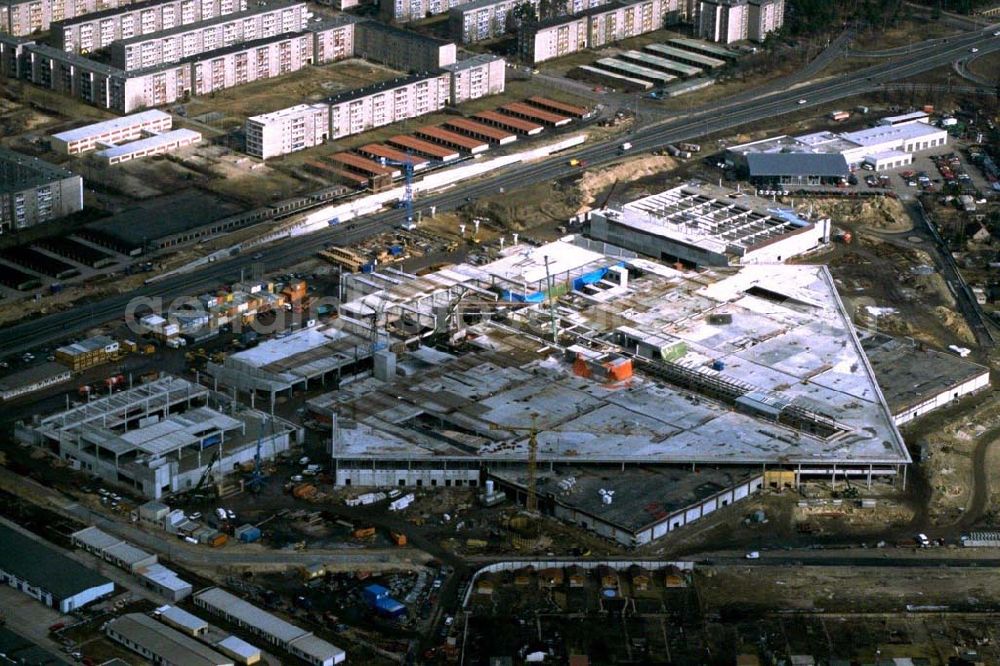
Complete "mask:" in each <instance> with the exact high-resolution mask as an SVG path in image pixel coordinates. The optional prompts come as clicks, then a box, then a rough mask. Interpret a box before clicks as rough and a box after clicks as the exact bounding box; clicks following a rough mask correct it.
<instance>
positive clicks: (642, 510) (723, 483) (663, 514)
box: [490, 466, 763, 533]
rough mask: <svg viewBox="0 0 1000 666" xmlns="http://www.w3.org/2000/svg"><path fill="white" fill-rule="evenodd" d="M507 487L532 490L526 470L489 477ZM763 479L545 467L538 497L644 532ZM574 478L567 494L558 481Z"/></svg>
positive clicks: (744, 474) (746, 472)
mask: <svg viewBox="0 0 1000 666" xmlns="http://www.w3.org/2000/svg"><path fill="white" fill-rule="evenodd" d="M490 474H491V475H492V476H495V477H498V478H500V479H502V480H504V481H506V482H508V483H511V484H514V485H516V486H519V487H521V488H526V487H527V479H528V474H527V469H526V468H525V467H514V468H498V469H496V470H493V471H491V472H490ZM761 474H763V472H762V470H761V469H760V468H759V467H726V468H724V469H715V468H711V467H700V468H697V469H696V470H694V471H692V470H691V468H690V467H687V468H684V469H680V468H671V467H626V468H625V469H624V470H623V469H622V468H621V467H575V466H565V467H562V466H561V467H557V468H555V469H554V470H552V469H549V468H548V467H544V468H542V469H540V470H538V473H537V476H536V489H537V492H538V493H539V494H549V493H551V494H552V495H554V496H555V501H556V502H558V503H559V504H562V505H563V506H566V507H570V508H573V509H576V510H577V511H582V512H583V513H587V514H589V515H591V516H594V517H595V518H597V519H599V520H602V521H604V522H606V523H610V524H612V525H615V526H617V527H620V528H622V529H623V530H626V531H628V532H633V533H635V532H639V531H641V530H643V529H646V528H648V527H650V526H652V525H655V524H657V523H659V522H662V521H664V520H666V519H667V517H668V516H670V515H671V514H674V513H677V512H679V511H683V510H684V509H687V508H688V507H691V506H694V505H696V504H698V503H700V502H704V501H705V500H707V499H710V498H712V497H714V496H715V495H718V494H719V493H722V492H723V491H726V490H730V489H732V488H733V487H735V486H738V485H739V484H741V483H746V482H748V481H750V479H752V478H754V477H758V476H760V475H761ZM569 478H572V479H573V480H574V484H573V486H572V488H571V489H570V490H568V491H566V490H563V489H562V488H560V487H559V482H560V481H562V480H564V479H569ZM601 490H605V491H611V493H612V498H613V499H612V502H611V504H605V503H604V501H603V500H602V499H601V492H600V491H601Z"/></svg>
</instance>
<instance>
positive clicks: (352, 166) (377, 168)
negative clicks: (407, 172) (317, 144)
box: [327, 153, 403, 178]
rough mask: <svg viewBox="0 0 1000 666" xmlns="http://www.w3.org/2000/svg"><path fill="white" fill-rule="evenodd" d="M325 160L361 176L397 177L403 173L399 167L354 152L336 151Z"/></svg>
mask: <svg viewBox="0 0 1000 666" xmlns="http://www.w3.org/2000/svg"><path fill="white" fill-rule="evenodd" d="M327 160H329V161H332V162H337V163H338V164H339V165H340V166H342V167H343V168H344V169H346V170H347V171H353V172H354V173H360V174H361V175H363V176H389V177H390V178H399V177H400V176H402V175H403V174H402V172H401V171H400V170H399V167H395V166H382V165H381V164H379V163H378V162H373V161H372V160H366V159H365V158H363V157H360V156H358V155H355V154H354V153H336V154H334V155H330V156H329V157H328V158H327Z"/></svg>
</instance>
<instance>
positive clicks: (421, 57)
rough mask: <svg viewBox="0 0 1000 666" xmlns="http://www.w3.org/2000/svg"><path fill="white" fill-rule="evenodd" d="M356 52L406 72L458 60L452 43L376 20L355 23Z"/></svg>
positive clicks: (365, 57) (433, 68) (432, 68)
mask: <svg viewBox="0 0 1000 666" xmlns="http://www.w3.org/2000/svg"><path fill="white" fill-rule="evenodd" d="M354 55H355V56H357V57H359V58H364V59H365V60H372V61H375V62H380V63H382V64H383V65H388V66H389V67H392V68H394V69H401V70H403V71H405V72H429V71H431V70H435V69H438V68H439V67H444V66H445V65H450V64H452V63H453V62H455V59H456V57H457V56H456V47H455V44H454V43H453V42H449V41H446V40H443V39H437V38H434V37H428V36H427V35H421V34H419V33H416V32H411V31H409V30H403V29H402V28H395V27H393V26H390V25H385V24H384V23H379V22H377V21H363V22H361V23H358V24H356V25H355V29H354Z"/></svg>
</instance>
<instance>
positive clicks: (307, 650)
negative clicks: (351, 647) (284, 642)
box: [292, 634, 347, 664]
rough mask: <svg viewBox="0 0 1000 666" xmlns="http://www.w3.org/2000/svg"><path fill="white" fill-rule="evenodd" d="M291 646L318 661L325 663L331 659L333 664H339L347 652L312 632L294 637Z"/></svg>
mask: <svg viewBox="0 0 1000 666" xmlns="http://www.w3.org/2000/svg"><path fill="white" fill-rule="evenodd" d="M292 647H293V648H294V649H295V650H298V651H299V652H302V653H303V654H307V655H309V656H311V657H312V658H313V659H314V660H315V661H316V662H318V663H326V662H327V661H328V660H331V659H332V660H333V663H334V664H339V663H340V662H342V661H344V659H345V658H346V657H347V653H346V652H344V651H343V650H341V649H340V648H339V647H337V646H336V645H332V644H330V643H328V642H327V641H324V640H323V639H322V638H320V637H319V636H315V635H313V634H306V635H305V636H303V637H302V638H296V639H295V640H294V641H292Z"/></svg>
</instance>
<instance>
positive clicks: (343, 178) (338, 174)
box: [305, 161, 368, 188]
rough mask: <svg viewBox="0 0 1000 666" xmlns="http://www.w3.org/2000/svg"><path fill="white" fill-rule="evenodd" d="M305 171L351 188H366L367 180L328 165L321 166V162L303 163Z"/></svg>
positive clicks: (356, 174)
mask: <svg viewBox="0 0 1000 666" xmlns="http://www.w3.org/2000/svg"><path fill="white" fill-rule="evenodd" d="M305 168H306V171H308V172H310V173H314V174H316V175H318V176H321V177H323V178H330V179H333V180H335V181H337V182H342V183H346V184H347V185H350V186H351V187H358V188H364V187H368V179H367V178H365V177H364V176H362V175H361V174H358V173H351V172H350V171H344V170H343V169H338V168H336V167H332V166H330V165H329V164H323V163H322V162H316V161H309V162H306V163H305Z"/></svg>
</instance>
